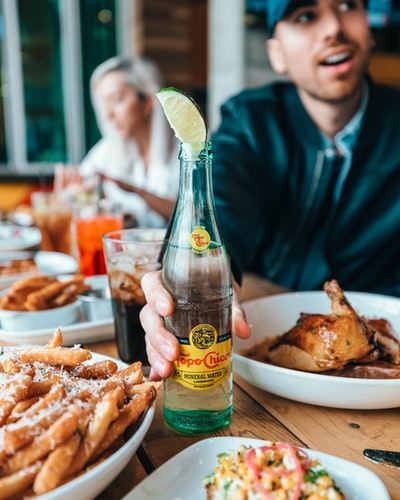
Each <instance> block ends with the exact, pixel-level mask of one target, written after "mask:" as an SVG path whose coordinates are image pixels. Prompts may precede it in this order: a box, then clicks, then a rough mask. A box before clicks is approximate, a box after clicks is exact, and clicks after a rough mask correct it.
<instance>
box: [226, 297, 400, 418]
mask: <svg viewBox="0 0 400 500" xmlns="http://www.w3.org/2000/svg"><path fill="white" fill-rule="evenodd" d="M345 295H346V297H347V299H348V300H349V302H350V303H351V304H352V306H353V307H354V308H355V309H356V310H357V311H358V312H359V313H360V314H363V315H365V316H367V317H369V318H373V317H381V318H386V319H388V320H389V321H391V323H392V325H393V328H394V330H395V331H397V332H400V299H397V298H395V297H389V296H385V295H377V294H369V293H361V292H347V293H346V294H345ZM243 305H244V309H245V311H246V315H247V320H248V322H249V324H250V325H251V337H250V338H249V339H246V340H241V339H238V338H235V339H234V354H233V370H234V372H236V373H237V374H238V375H240V376H241V377H242V378H243V379H245V380H246V381H247V382H249V383H251V384H253V385H255V386H256V387H260V388H261V389H264V390H265V391H269V392H271V393H273V394H276V395H278V396H282V397H285V398H288V399H293V400H295V401H301V402H303V403H310V404H315V405H320V406H329V407H333V408H347V409H357V410H375V409H383V408H396V407H398V406H400V379H397V380H373V379H356V378H345V377H332V376H329V375H323V374H318V373H307V372H302V371H296V370H290V369H288V368H281V367H279V366H274V365H270V364H267V363H262V362H259V361H254V360H251V359H249V358H247V357H245V356H243V355H241V354H240V353H241V352H243V350H244V349H248V348H250V347H252V346H253V345H254V344H256V343H258V342H260V341H262V340H263V339H265V338H266V337H270V336H275V335H281V334H283V333H285V332H286V331H287V330H289V328H291V327H292V326H294V325H295V323H296V321H297V319H298V317H299V315H300V313H302V312H305V313H322V314H326V313H329V312H331V301H330V299H329V298H328V296H327V295H326V293H325V292H319V291H318V292H294V293H284V294H279V295H273V296H270V297H263V298H261V299H256V300H253V301H248V302H245V303H244V304H243Z"/></svg>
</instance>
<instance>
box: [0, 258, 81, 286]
mask: <svg viewBox="0 0 400 500" xmlns="http://www.w3.org/2000/svg"><path fill="white" fill-rule="evenodd" d="M32 255H33V258H34V261H35V262H36V264H37V266H38V268H39V274H47V275H52V274H72V273H75V272H76V271H77V270H78V262H77V260H76V259H74V258H73V257H71V256H70V255H67V254H65V253H60V252H36V253H35V254H32V252H17V253H16V252H12V253H1V252H0V264H1V263H2V262H3V263H5V262H7V261H8V260H10V259H23V258H26V257H30V256H32ZM33 274H34V273H20V274H9V275H6V276H0V290H3V289H4V288H8V287H9V286H11V285H12V284H13V283H14V281H16V280H19V279H22V278H26V277H27V276H32V275H33Z"/></svg>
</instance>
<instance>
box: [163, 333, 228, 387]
mask: <svg viewBox="0 0 400 500" xmlns="http://www.w3.org/2000/svg"><path fill="white" fill-rule="evenodd" d="M231 358H232V337H231V336H230V335H229V336H228V338H225V339H224V340H222V341H221V342H218V332H217V331H216V329H215V328H214V327H213V326H212V325H208V324H201V325H197V326H195V327H194V328H193V329H192V331H191V332H190V334H189V343H188V344H186V343H185V344H182V343H181V352H180V355H179V358H178V360H177V361H176V362H175V363H174V371H173V373H172V375H171V378H172V379H173V380H174V381H175V382H178V383H179V384H182V385H183V386H185V387H188V388H189V389H193V390H196V391H202V390H206V389H207V390H208V389H213V388H214V387H217V386H218V385H220V384H222V382H223V381H224V380H226V379H227V378H228V377H229V375H230V373H231V369H232V364H231Z"/></svg>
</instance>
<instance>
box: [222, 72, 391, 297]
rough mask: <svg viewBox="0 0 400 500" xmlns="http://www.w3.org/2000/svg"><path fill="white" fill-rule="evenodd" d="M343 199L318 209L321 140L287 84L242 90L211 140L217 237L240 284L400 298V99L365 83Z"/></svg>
mask: <svg viewBox="0 0 400 500" xmlns="http://www.w3.org/2000/svg"><path fill="white" fill-rule="evenodd" d="M369 86H370V90H369V102H368V105H367V109H366V111H365V115H364V118H363V122H362V125H361V129H360V132H359V135H358V140H357V143H356V145H355V148H354V152H353V161H352V165H351V169H350V172H349V174H348V176H347V178H346V181H345V183H344V186H343V190H342V195H341V198H340V200H339V203H338V205H337V206H336V209H335V211H334V212H333V211H332V206H331V208H330V209H329V210H328V213H326V212H324V211H323V210H322V203H323V200H318V192H319V190H320V189H321V183H320V180H321V172H322V171H323V168H322V167H323V165H324V149H323V143H322V138H321V135H320V133H319V131H318V129H317V128H316V127H315V125H314V123H313V122H312V120H311V119H310V117H309V116H308V114H307V113H306V111H305V109H304V108H303V106H302V104H301V101H300V99H299V97H298V94H297V91H296V89H295V87H294V86H293V85H292V84H290V83H286V82H279V83H273V84H270V85H267V86H264V87H261V88H258V89H250V90H245V91H244V92H242V93H241V94H239V95H238V96H235V97H233V98H231V99H230V100H228V102H227V103H226V104H225V105H224V106H223V107H222V108H221V112H222V121H221V125H220V127H219V130H218V131H217V132H216V133H215V134H214V137H213V153H214V161H213V186H214V193H215V204H216V210H217V217H218V221H219V226H220V230H221V233H222V236H223V238H224V240H225V243H226V247H227V250H228V253H229V254H230V256H231V258H232V267H233V271H234V274H235V276H236V278H237V279H238V280H239V281H240V279H241V275H242V272H243V271H252V272H255V273H257V274H259V275H261V276H264V277H265V278H267V279H270V280H272V281H274V282H276V283H278V284H281V285H283V286H285V287H288V288H290V289H293V290H313V289H321V288H322V285H323V283H324V282H325V281H326V280H328V279H332V278H335V279H337V280H338V282H339V284H340V285H341V286H342V287H343V288H344V289H346V290H358V291H369V292H376V293H384V294H389V295H396V296H400V90H397V89H393V88H390V87H385V86H381V85H376V84H373V83H372V82H369Z"/></svg>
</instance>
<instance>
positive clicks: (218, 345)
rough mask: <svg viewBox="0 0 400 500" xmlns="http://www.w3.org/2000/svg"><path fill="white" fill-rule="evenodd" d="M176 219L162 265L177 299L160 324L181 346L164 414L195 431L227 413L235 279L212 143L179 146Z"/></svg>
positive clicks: (224, 420)
mask: <svg viewBox="0 0 400 500" xmlns="http://www.w3.org/2000/svg"><path fill="white" fill-rule="evenodd" d="M179 159H180V184H179V194H178V201H177V207H176V216H175V220H174V223H173V226H172V230H171V235H170V239H169V243H168V246H167V250H166V253H165V257H164V262H163V271H162V275H163V282H164V286H165V287H166V289H167V290H168V291H169V292H170V294H171V295H172V297H173V299H174V304H175V305H174V312H173V314H172V315H171V316H169V317H167V318H165V325H166V327H167V328H168V330H169V331H171V332H172V333H173V334H174V335H175V336H176V337H177V338H178V340H179V343H180V347H181V351H180V356H179V359H178V360H177V361H176V362H175V364H174V371H173V374H172V375H171V377H169V378H168V379H166V380H165V381H164V418H165V421H166V423H167V424H168V425H169V426H170V427H172V428H173V429H175V430H178V431H181V432H184V433H189V434H199V433H205V432H210V431H213V430H216V429H219V428H221V427H225V426H226V425H228V424H229V422H230V419H231V416H232V333H231V326H232V283H231V272H230V266H229V261H228V256H227V254H226V250H225V247H224V245H223V242H222V240H221V237H220V234H219V231H218V227H217V223H216V218H215V209H214V198H213V193H212V185H211V172H210V170H211V162H212V156H211V143H209V142H205V143H181V148H180V154H179Z"/></svg>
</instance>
